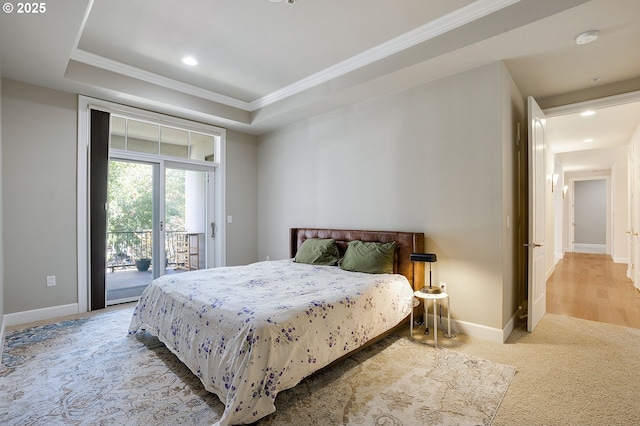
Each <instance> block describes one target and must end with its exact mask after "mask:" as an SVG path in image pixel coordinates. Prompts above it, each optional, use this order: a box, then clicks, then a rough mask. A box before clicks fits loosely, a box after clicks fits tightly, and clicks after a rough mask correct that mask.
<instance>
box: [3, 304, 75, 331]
mask: <svg viewBox="0 0 640 426" xmlns="http://www.w3.org/2000/svg"><path fill="white" fill-rule="evenodd" d="M78 309H79V307H78V304H77V303H71V304H69V305H62V306H52V307H50V308H42V309H34V310H32V311H23V312H15V313H13V314H5V316H4V324H3V327H4V326H7V327H10V326H12V325H20V324H27V323H30V322H34V321H42V320H48V319H52V318H57V317H64V316H67V315H75V314H77V313H79V311H78Z"/></svg>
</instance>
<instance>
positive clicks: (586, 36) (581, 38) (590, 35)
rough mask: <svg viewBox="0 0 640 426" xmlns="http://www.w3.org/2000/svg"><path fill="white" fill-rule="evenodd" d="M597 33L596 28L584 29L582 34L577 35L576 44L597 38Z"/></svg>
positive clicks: (589, 41)
mask: <svg viewBox="0 0 640 426" xmlns="http://www.w3.org/2000/svg"><path fill="white" fill-rule="evenodd" d="M598 34H599V33H598V31H597V30H591V31H585V32H583V33H582V34H580V35H578V37H576V44H587V43H591V42H592V41H595V39H597V38H598Z"/></svg>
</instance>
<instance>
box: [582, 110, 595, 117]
mask: <svg viewBox="0 0 640 426" xmlns="http://www.w3.org/2000/svg"><path fill="white" fill-rule="evenodd" d="M595 114H596V112H595V111H594V110H592V109H589V110H586V111H582V112H581V113H580V116H581V117H589V116H591V115H595Z"/></svg>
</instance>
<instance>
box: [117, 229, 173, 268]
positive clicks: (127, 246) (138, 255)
mask: <svg viewBox="0 0 640 426" xmlns="http://www.w3.org/2000/svg"><path fill="white" fill-rule="evenodd" d="M164 234H165V238H164V250H165V254H166V260H165V261H166V265H165V266H167V267H171V266H173V267H179V266H182V264H183V263H184V259H181V258H180V256H179V255H178V247H179V245H180V244H179V243H180V241H179V239H180V238H184V231H165V233H164ZM152 241H153V237H152V232H151V231H119V232H107V269H109V270H111V272H114V271H115V270H116V269H118V268H119V269H127V268H132V267H135V264H136V260H139V259H144V258H146V259H151V257H152ZM181 262H182V263H181Z"/></svg>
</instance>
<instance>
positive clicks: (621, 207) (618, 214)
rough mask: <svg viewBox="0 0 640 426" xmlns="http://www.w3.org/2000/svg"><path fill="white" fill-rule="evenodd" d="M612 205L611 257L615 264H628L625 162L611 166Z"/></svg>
mask: <svg viewBox="0 0 640 426" xmlns="http://www.w3.org/2000/svg"><path fill="white" fill-rule="evenodd" d="M611 188H612V197H613V200H612V205H613V218H612V221H613V236H612V240H613V241H612V242H611V250H612V251H611V257H612V258H613V261H614V262H616V263H628V262H629V236H628V234H627V231H628V230H629V229H630V227H629V204H628V203H629V168H628V164H627V162H626V161H620V162H617V163H615V164H614V165H613V168H612V170H611Z"/></svg>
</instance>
